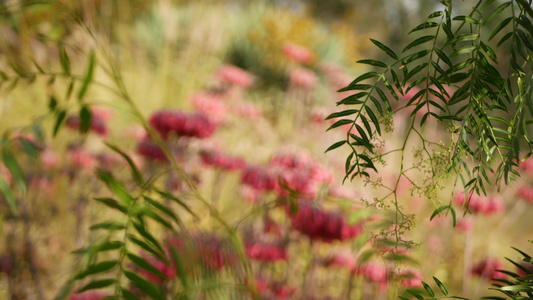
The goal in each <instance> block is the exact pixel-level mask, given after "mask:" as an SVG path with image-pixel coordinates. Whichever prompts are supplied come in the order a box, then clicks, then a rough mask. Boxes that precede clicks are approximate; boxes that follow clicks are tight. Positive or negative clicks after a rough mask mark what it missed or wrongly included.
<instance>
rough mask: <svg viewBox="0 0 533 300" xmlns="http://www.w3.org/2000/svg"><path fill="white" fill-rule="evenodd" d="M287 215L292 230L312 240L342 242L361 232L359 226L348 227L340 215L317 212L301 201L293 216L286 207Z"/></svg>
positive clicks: (360, 226)
mask: <svg viewBox="0 0 533 300" xmlns="http://www.w3.org/2000/svg"><path fill="white" fill-rule="evenodd" d="M287 214H288V215H289V217H290V218H291V225H292V228H293V229H295V230H297V231H299V232H301V233H302V234H304V235H307V236H308V237H309V238H310V239H313V240H321V241H324V242H331V241H333V240H339V241H343V240H347V239H351V238H354V237H357V236H359V235H360V234H361V233H362V232H363V227H362V225H361V224H354V225H348V223H347V222H346V218H345V217H344V216H343V215H342V214H340V213H337V212H326V211H323V210H319V209H316V208H314V207H312V206H311V205H310V204H308V203H306V202H303V201H300V202H299V204H298V212H296V213H295V214H292V213H291V212H290V209H289V208H288V207H287Z"/></svg>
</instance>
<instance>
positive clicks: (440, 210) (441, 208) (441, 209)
mask: <svg viewBox="0 0 533 300" xmlns="http://www.w3.org/2000/svg"><path fill="white" fill-rule="evenodd" d="M448 207H450V206H449V205H443V206H441V207H439V208H437V209H436V210H435V211H434V212H433V213H432V214H431V217H430V218H429V220H430V221H431V220H433V218H435V216H437V215H438V214H439V213H440V212H442V211H443V210H445V209H447V208H448Z"/></svg>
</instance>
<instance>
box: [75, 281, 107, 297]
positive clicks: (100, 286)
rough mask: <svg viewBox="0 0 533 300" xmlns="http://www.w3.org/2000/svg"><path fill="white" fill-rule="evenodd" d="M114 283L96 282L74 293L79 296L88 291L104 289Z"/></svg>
mask: <svg viewBox="0 0 533 300" xmlns="http://www.w3.org/2000/svg"><path fill="white" fill-rule="evenodd" d="M115 282H116V280H115V279H102V280H96V281H93V282H90V283H88V284H87V285H86V286H84V287H83V288H81V289H79V290H78V291H76V294H80V293H83V292H85V291H88V290H95V289H103V288H105V287H108V286H110V285H112V284H113V283H115Z"/></svg>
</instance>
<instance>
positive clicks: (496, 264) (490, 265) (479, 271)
mask: <svg viewBox="0 0 533 300" xmlns="http://www.w3.org/2000/svg"><path fill="white" fill-rule="evenodd" d="M503 269H504V265H503V263H502V262H501V261H500V260H499V259H497V258H487V259H484V260H482V261H480V262H478V263H477V264H475V265H474V266H472V274H474V275H479V276H481V277H482V278H485V279H506V275H505V274H504V273H501V272H497V271H496V270H503Z"/></svg>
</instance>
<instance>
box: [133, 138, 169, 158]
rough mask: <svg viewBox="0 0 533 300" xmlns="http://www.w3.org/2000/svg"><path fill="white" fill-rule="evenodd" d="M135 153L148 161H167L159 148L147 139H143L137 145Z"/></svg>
mask: <svg viewBox="0 0 533 300" xmlns="http://www.w3.org/2000/svg"><path fill="white" fill-rule="evenodd" d="M137 153H138V154H139V155H140V156H142V157H144V158H146V159H148V160H153V161H161V162H166V161H167V157H166V156H165V153H164V152H163V150H161V148H159V146H158V145H157V144H156V143H155V142H154V141H153V140H152V139H150V138H148V137H146V138H144V139H143V140H142V141H140V142H139V143H138V144H137Z"/></svg>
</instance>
